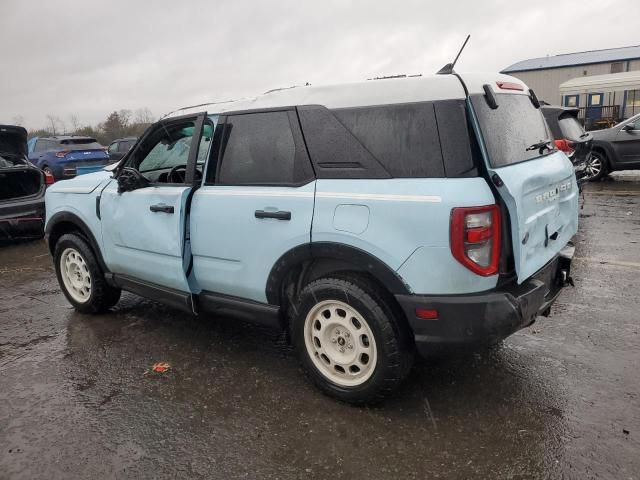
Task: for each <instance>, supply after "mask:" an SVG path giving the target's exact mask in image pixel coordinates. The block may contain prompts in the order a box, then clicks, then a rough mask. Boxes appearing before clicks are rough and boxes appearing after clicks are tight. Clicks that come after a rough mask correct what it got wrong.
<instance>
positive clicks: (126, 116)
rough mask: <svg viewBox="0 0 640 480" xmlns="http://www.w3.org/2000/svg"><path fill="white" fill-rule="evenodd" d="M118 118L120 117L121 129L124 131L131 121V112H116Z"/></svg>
mask: <svg viewBox="0 0 640 480" xmlns="http://www.w3.org/2000/svg"><path fill="white" fill-rule="evenodd" d="M118 116H119V117H120V123H121V124H122V127H123V128H125V129H126V128H127V127H128V126H129V122H130V121H131V110H129V109H127V108H123V109H122V110H118Z"/></svg>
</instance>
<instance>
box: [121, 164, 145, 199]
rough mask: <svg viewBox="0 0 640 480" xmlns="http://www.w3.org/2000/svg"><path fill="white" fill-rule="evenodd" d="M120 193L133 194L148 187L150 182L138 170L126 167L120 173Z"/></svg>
mask: <svg viewBox="0 0 640 480" xmlns="http://www.w3.org/2000/svg"><path fill="white" fill-rule="evenodd" d="M117 181H118V193H124V192H132V191H133V190H137V189H139V188H145V187H148V186H149V184H150V182H149V180H147V179H146V178H145V177H144V175H142V174H141V173H140V172H139V171H138V170H136V169H135V168H131V167H124V168H123V169H122V170H120V172H119V173H118V178H117Z"/></svg>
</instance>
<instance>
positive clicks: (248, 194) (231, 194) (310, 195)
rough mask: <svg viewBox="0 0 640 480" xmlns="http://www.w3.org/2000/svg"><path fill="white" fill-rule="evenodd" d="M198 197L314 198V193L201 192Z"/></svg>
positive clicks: (258, 191) (260, 191) (259, 191)
mask: <svg viewBox="0 0 640 480" xmlns="http://www.w3.org/2000/svg"><path fill="white" fill-rule="evenodd" d="M197 195H213V196H217V197H297V198H313V192H282V191H280V192H278V191H276V192H269V191H262V190H257V191H256V190H200V191H198V192H197Z"/></svg>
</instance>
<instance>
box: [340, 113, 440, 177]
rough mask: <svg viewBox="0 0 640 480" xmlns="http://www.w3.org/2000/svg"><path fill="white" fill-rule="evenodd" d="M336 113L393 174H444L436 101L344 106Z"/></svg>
mask: <svg viewBox="0 0 640 480" xmlns="http://www.w3.org/2000/svg"><path fill="white" fill-rule="evenodd" d="M333 113H334V115H335V116H336V117H337V118H338V120H340V122H341V123H342V124H343V125H344V126H345V127H346V128H347V129H348V130H349V131H350V132H351V133H352V134H353V135H354V136H355V137H356V138H357V139H358V140H359V141H360V142H361V143H362V145H364V146H365V147H366V149H367V150H368V151H369V152H371V154H372V155H373V156H374V157H375V158H376V159H377V160H378V161H379V162H380V163H381V164H382V165H383V166H384V168H385V169H386V170H387V171H388V172H389V173H390V174H391V175H392V176H393V177H396V178H401V177H442V176H444V167H443V161H442V151H441V148H440V140H439V138H438V125H437V123H436V116H435V110H434V105H433V103H431V102H425V103H407V104H399V105H383V106H375V107H360V108H345V109H338V110H334V111H333Z"/></svg>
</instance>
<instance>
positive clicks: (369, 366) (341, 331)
mask: <svg viewBox="0 0 640 480" xmlns="http://www.w3.org/2000/svg"><path fill="white" fill-rule="evenodd" d="M291 311H292V312H293V313H292V330H293V331H292V334H293V340H294V343H295V345H296V349H297V351H298V353H299V355H300V359H301V362H302V365H303V367H304V369H305V371H306V373H307V376H308V377H309V378H310V379H311V381H312V382H313V383H314V384H315V385H316V386H317V387H319V388H320V389H321V390H322V391H323V392H325V393H327V394H329V395H330V396H332V397H335V398H338V399H340V400H343V401H346V402H350V403H354V404H366V403H377V402H379V401H381V400H382V399H384V398H385V397H386V396H388V395H389V394H390V393H391V392H392V391H393V390H395V389H396V388H397V386H398V385H399V384H400V382H401V381H402V380H403V379H404V378H405V377H406V375H407V373H408V372H409V370H410V367H411V365H412V362H413V344H412V342H411V339H410V335H409V331H408V328H407V327H406V326H405V325H404V323H403V322H402V321H401V318H399V314H398V313H396V312H395V311H394V308H393V306H392V304H391V301H390V299H389V298H388V297H387V296H386V295H385V293H384V292H383V291H381V290H380V289H379V288H378V287H377V285H375V284H374V283H373V282H371V281H369V280H367V279H366V278H359V277H355V276H354V277H353V278H321V279H319V280H316V281H314V282H312V283H310V284H308V285H307V286H306V287H305V288H304V289H303V290H302V292H301V293H300V296H299V298H298V302H296V304H295V305H293V306H292V309H291Z"/></svg>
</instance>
